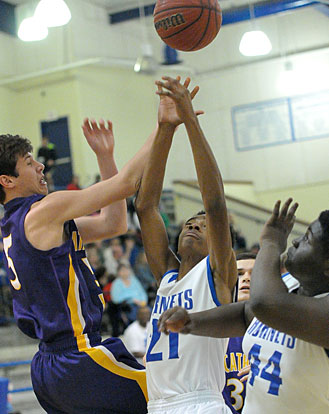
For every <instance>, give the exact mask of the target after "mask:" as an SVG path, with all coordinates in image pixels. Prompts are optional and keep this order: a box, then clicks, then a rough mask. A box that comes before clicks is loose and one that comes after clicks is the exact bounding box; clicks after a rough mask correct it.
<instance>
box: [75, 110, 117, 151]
mask: <svg viewBox="0 0 329 414" xmlns="http://www.w3.org/2000/svg"><path fill="white" fill-rule="evenodd" d="M82 130H83V133H84V136H85V137H86V140H87V142H88V144H89V146H90V148H91V149H92V150H93V151H94V153H95V154H96V155H97V156H104V155H106V156H108V155H113V151H114V136H113V125H112V122H111V121H107V126H106V125H105V122H104V121H103V119H101V120H100V121H99V125H98V124H97V122H96V121H95V120H91V121H90V120H89V119H88V118H85V119H84V121H83V125H82Z"/></svg>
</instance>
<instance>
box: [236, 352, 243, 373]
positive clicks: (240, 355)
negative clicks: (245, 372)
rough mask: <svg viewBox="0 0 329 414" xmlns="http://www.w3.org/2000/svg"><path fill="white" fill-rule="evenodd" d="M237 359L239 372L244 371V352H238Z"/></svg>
mask: <svg viewBox="0 0 329 414" xmlns="http://www.w3.org/2000/svg"><path fill="white" fill-rule="evenodd" d="M236 357H237V359H238V371H240V370H241V369H242V366H241V362H242V352H237V353H236Z"/></svg>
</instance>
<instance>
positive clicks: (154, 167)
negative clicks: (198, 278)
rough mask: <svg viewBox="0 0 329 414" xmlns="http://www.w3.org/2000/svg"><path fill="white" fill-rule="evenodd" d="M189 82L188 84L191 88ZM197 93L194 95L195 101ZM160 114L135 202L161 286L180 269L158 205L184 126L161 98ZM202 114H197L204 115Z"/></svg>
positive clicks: (169, 103) (149, 257) (173, 107)
mask: <svg viewBox="0 0 329 414" xmlns="http://www.w3.org/2000/svg"><path fill="white" fill-rule="evenodd" d="M189 83H190V80H189V79H187V80H186V81H185V85H186V87H188V85H189ZM197 92H198V89H194V90H193V91H192V97H194V96H195V95H196V93H197ZM157 93H158V94H159V95H160V104H159V111H158V125H159V126H158V132H157V135H156V138H155V140H154V143H153V146H152V149H151V153H150V156H149V160H148V163H147V164H146V167H145V170H144V173H143V178H142V182H141V185H140V189H139V191H138V195H137V198H136V211H137V214H138V218H139V221H140V225H141V231H142V237H143V244H144V248H145V253H146V256H147V260H148V263H149V265H150V268H151V271H152V273H153V275H154V277H155V278H156V279H157V281H158V282H159V281H160V280H161V277H162V276H163V275H164V273H165V272H166V271H167V270H170V269H175V268H177V267H178V264H179V263H178V259H177V258H176V256H175V255H174V253H173V252H172V251H171V249H170V248H169V241H168V236H167V232H166V229H165V226H164V223H163V220H162V218H161V215H160V212H159V202H160V197H161V192H162V186H163V179H164V174H165V169H166V163H167V159H168V154H169V150H170V147H171V144H172V138H173V135H174V132H175V128H177V126H178V125H179V124H181V123H182V121H181V119H180V118H179V116H178V114H177V111H176V105H175V103H174V102H173V101H172V99H170V98H167V97H165V96H163V95H161V87H158V92H157ZM201 113H202V111H199V112H198V113H197V114H201Z"/></svg>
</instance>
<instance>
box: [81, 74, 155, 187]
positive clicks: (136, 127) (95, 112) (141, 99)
mask: <svg viewBox="0 0 329 414" xmlns="http://www.w3.org/2000/svg"><path fill="white" fill-rule="evenodd" d="M77 82H78V88H79V108H80V114H81V116H80V118H81V120H82V119H83V118H85V117H90V118H94V119H100V118H103V119H104V120H111V121H112V122H113V129H114V138H115V159H116V162H117V165H118V167H119V168H121V167H122V166H123V165H124V164H125V163H126V162H127V161H128V160H129V159H130V158H132V156H133V155H134V154H135V153H136V152H137V151H138V149H139V148H140V147H141V146H142V145H143V143H144V142H145V141H146V139H147V137H148V136H149V134H150V133H151V132H152V131H153V129H154V128H155V126H156V119H157V118H156V115H157V97H156V96H155V86H154V80H153V78H152V77H150V76H143V75H140V76H138V75H136V74H134V73H131V71H129V70H127V69H119V68H104V67H99V68H97V67H88V68H84V69H80V70H79V72H78V74H77ZM83 148H84V155H85V158H84V161H85V162H84V163H83V164H82V163H81V162H79V163H78V164H77V172H78V173H79V174H81V175H83V176H84V178H85V180H87V181H88V180H89V182H92V181H93V178H94V175H95V171H97V162H96V158H95V157H94V156H91V150H89V149H88V148H86V145H83Z"/></svg>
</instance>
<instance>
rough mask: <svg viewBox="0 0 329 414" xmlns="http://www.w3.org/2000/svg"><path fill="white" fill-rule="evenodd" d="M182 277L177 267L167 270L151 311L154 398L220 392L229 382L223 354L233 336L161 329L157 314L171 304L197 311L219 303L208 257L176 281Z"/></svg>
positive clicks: (150, 363)
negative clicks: (208, 335)
mask: <svg viewBox="0 0 329 414" xmlns="http://www.w3.org/2000/svg"><path fill="white" fill-rule="evenodd" d="M177 277H178V271H177V270H173V271H169V272H167V273H166V274H165V275H164V276H163V278H162V280H161V283H160V286H159V289H158V292H157V297H156V300H155V303H154V307H153V311H152V315H151V323H150V327H149V332H148V340H147V353H146V373H147V388H148V396H149V399H150V402H151V401H154V400H162V402H164V401H163V400H164V399H167V398H170V397H175V396H178V395H182V394H187V393H191V392H194V391H207V390H208V391H212V392H213V393H216V394H220V392H221V390H222V389H223V387H224V384H225V372H224V356H225V353H226V348H227V343H228V339H217V338H207V337H202V336H194V335H183V334H176V333H170V334H169V335H165V334H163V333H161V334H160V333H159V332H158V329H157V322H158V319H159V317H160V315H161V314H162V313H163V312H164V311H165V310H166V309H169V308H172V307H174V306H182V307H184V308H185V309H186V310H188V311H189V312H191V313H193V312H200V311H203V310H207V309H211V308H214V307H216V306H220V303H219V301H218V299H217V296H216V292H215V286H214V282H213V277H212V274H211V269H210V264H209V257H206V258H205V259H203V260H202V261H201V262H199V263H198V264H197V265H196V266H195V267H194V268H193V269H191V270H190V271H189V273H187V274H186V275H185V276H184V277H183V279H181V280H179V281H176V279H177ZM220 398H222V397H221V396H220ZM171 400H172V399H171Z"/></svg>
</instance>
